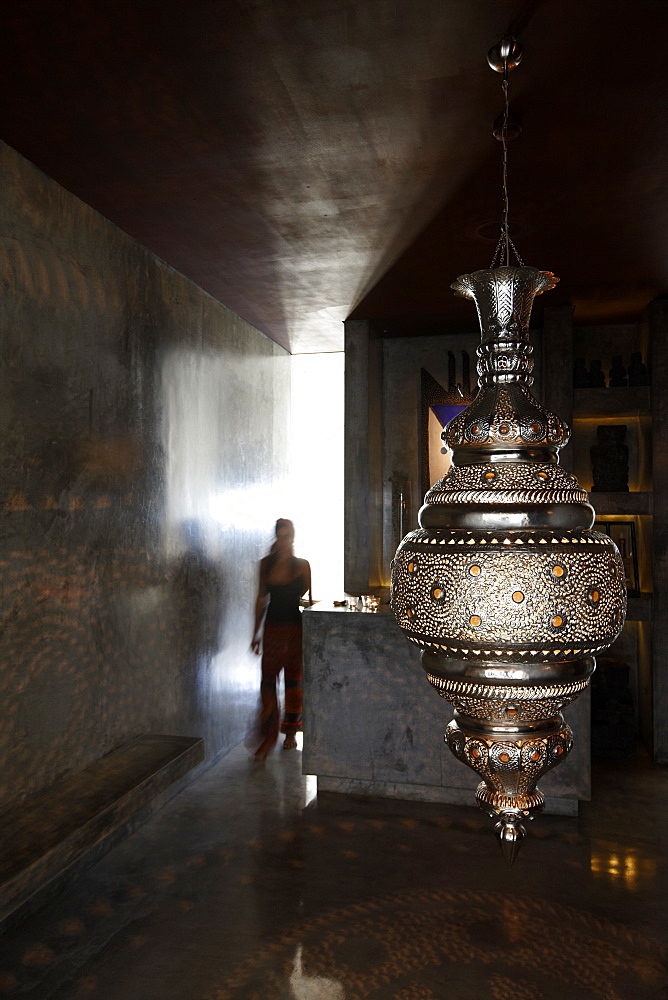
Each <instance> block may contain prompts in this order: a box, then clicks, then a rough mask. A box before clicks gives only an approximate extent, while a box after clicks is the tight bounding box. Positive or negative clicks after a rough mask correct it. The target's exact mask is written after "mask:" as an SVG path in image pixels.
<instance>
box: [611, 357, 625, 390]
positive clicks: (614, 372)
mask: <svg viewBox="0 0 668 1000" xmlns="http://www.w3.org/2000/svg"><path fill="white" fill-rule="evenodd" d="M609 375H610V380H609V382H608V385H609V386H610V387H611V388H612V387H614V388H617V389H624V388H626V386H627V385H628V384H629V380H628V378H627V377H626V368H625V367H624V365H623V364H622V359H621V355H619V354H616V355H615V356H614V357H613V359H612V368H611V369H610V372H609Z"/></svg>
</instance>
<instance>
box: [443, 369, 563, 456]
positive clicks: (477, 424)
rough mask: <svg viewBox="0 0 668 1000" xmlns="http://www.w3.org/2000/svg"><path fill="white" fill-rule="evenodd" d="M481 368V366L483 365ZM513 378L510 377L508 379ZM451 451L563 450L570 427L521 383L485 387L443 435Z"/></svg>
mask: <svg viewBox="0 0 668 1000" xmlns="http://www.w3.org/2000/svg"><path fill="white" fill-rule="evenodd" d="M479 367H480V366H479ZM508 377H510V376H508ZM441 436H442V438H443V440H444V441H445V442H446V444H447V446H448V447H449V448H458V447H460V446H462V445H467V444H477V445H479V444H501V443H513V444H539V443H545V444H550V445H556V446H558V447H563V445H565V444H566V443H567V442H568V440H569V437H570V429H569V428H568V425H567V424H566V423H564V421H563V420H560V419H559V417H557V416H555V414H554V413H549V412H548V411H547V410H546V409H545V408H544V407H543V406H541V405H540V403H539V402H538V400H537V399H535V398H534V397H533V396H532V394H531V392H530V390H529V389H528V387H527V386H526V385H524V384H522V383H521V382H510V383H508V384H504V385H503V386H500V385H498V384H496V383H494V384H491V385H487V386H483V387H482V388H481V389H480V391H479V393H478V395H477V396H476V398H475V399H474V400H473V402H472V403H471V405H470V406H469V407H467V409H466V410H463V411H462V412H461V413H459V414H458V415H457V416H456V417H455V418H454V420H451V421H450V423H449V424H448V425H447V427H446V428H445V430H444V431H443V434H442V435H441Z"/></svg>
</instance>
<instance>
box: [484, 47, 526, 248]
mask: <svg viewBox="0 0 668 1000" xmlns="http://www.w3.org/2000/svg"><path fill="white" fill-rule="evenodd" d="M501 86H502V88H503V99H504V108H503V124H502V126H501V145H502V146H503V175H502V176H503V222H502V223H501V236H500V237H499V242H498V243H497V245H496V250H495V251H494V256H493V257H492V263H491V264H490V267H495V266H496V263H497V260H499V262H500V261H501V260H505V266H506V267H509V266H510V248H511V247H512V250H513V253H514V254H515V257H516V258H517V263H518V264H519V265H520V267H524V261H523V260H522V258H521V257H520V255H519V253H518V252H517V247H516V246H515V244H514V243H513V241H512V239H511V238H510V229H509V226H508V214H509V207H510V201H509V198H508V143H507V141H506V132H507V129H508V117H509V115H510V105H509V101H508V63H507V61H505V62H504V66H503V80H502V83H501Z"/></svg>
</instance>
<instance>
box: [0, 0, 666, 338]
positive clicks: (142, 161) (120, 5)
mask: <svg viewBox="0 0 668 1000" xmlns="http://www.w3.org/2000/svg"><path fill="white" fill-rule="evenodd" d="M3 8H4V28H3V33H4V40H3V42H2V47H3V52H2V56H1V58H2V65H3V70H4V73H3V78H4V82H3V101H2V109H1V111H0V121H1V122H2V137H3V138H4V139H5V140H6V141H7V142H8V143H9V145H11V146H13V147H15V148H16V149H18V150H19V151H20V152H21V153H23V154H24V155H25V156H26V157H28V159H30V160H32V161H33V162H34V163H35V164H37V165H38V166H39V167H41V168H42V169H43V170H44V171H45V172H46V173H47V174H49V175H50V176H52V177H54V178H55V179H56V180H58V181H59V182H60V183H61V184H63V185H64V186H65V187H66V188H68V189H69V190H70V191H72V192H74V193H75V194H76V195H78V196H79V197H80V198H82V199H83V200H84V201H85V202H87V203H88V204H90V205H92V206H93V207H94V208H96V209H97V210H98V211H100V212H101V213H102V214H103V215H105V216H106V217H107V218H109V219H111V220H112V221H113V222H114V223H116V224H117V225H118V226H120V227H121V228H122V229H124V230H125V231H126V232H128V233H130V234H131V235H132V236H133V237H135V238H136V239H138V240H139V241H140V242H142V243H144V244H145V245H146V246H147V247H149V248H150V249H151V250H153V251H154V252H155V253H157V254H158V255H159V256H161V257H162V258H164V259H165V260H166V261H168V262H169V263H170V264H171V265H173V266H174V267H175V268H177V269H178V270H179V271H181V272H183V273H184V274H186V275H187V276H188V277H190V278H191V279H192V280H193V281H195V282H196V283H197V284H199V285H200V286H201V287H202V288H204V289H206V291H208V292H210V293H211V294H212V295H214V296H215V297H216V298H218V299H220V300H221V301H222V302H224V303H225V304H226V305H227V306H229V307H230V308H231V309H233V310H234V311H235V312H237V313H239V314H240V315H242V316H243V317H245V318H246V319H247V320H249V321H250V322H251V323H253V324H254V325H255V326H257V327H258V328H259V329H260V330H262V331H263V332H264V333H266V334H267V335H268V336H270V337H272V338H273V339H274V340H276V341H278V342H279V343H281V344H283V345H284V346H285V347H287V348H288V349H289V350H291V351H293V352H299V351H318V350H324V351H330V350H338V349H340V348H341V346H342V328H341V321H342V320H343V319H344V318H345V317H347V316H350V315H352V316H355V317H358V318H369V319H373V320H376V321H377V322H379V323H381V324H382V325H383V328H384V329H386V330H387V331H388V332H390V333H396V332H406V333H419V332H427V331H432V330H435V329H443V330H452V329H454V328H462V327H463V328H466V329H471V328H472V327H473V326H474V325H475V315H474V314H473V315H472V313H473V312H474V311H473V310H472V307H471V305H470V303H465V302H462V301H461V300H458V299H456V298H455V297H454V295H453V293H452V292H451V291H450V288H449V285H450V282H451V281H452V280H453V279H454V278H455V277H456V276H457V275H458V274H460V273H462V272H464V271H467V270H475V269H477V268H480V267H485V266H487V265H488V264H489V261H490V258H491V256H492V252H493V249H494V244H495V239H493V238H492V239H491V240H490V238H489V235H488V231H489V228H490V227H489V224H490V223H492V222H495V221H496V220H498V219H499V217H500V201H501V179H500V146H499V144H498V143H497V142H496V141H495V140H494V139H493V138H492V136H491V123H492V121H493V119H494V118H495V117H496V115H497V113H498V112H499V111H500V110H501V88H500V77H499V76H497V75H496V74H495V73H493V72H492V71H491V70H490V69H489V68H488V67H487V63H486V52H487V49H488V48H489V47H490V45H492V44H493V43H494V42H495V41H497V40H498V39H499V38H500V37H501V36H502V35H503V33H504V31H505V30H506V29H507V28H508V27H509V26H514V27H515V29H516V31H517V32H518V34H519V37H520V39H521V41H522V43H523V44H524V47H525V58H524V62H523V63H522V65H521V67H520V68H519V69H518V70H517V71H516V72H515V73H514V74H512V76H511V103H512V105H513V107H514V109H515V110H516V111H517V112H518V113H519V114H520V115H521V118H522V121H523V123H524V132H523V134H522V136H521V137H520V139H519V140H517V142H515V143H513V144H512V145H511V146H510V148H509V154H510V191H511V221H513V222H514V224H515V228H514V233H515V234H516V237H517V239H516V242H517V244H518V249H519V250H520V252H521V253H522V255H523V257H524V258H525V260H526V261H527V263H530V264H533V265H535V266H537V267H541V268H546V269H550V270H553V271H555V272H556V273H557V274H558V275H559V276H560V277H561V279H562V280H561V283H560V285H559V286H558V287H557V290H555V291H554V292H551V293H550V296H549V298H550V302H549V304H554V305H556V304H558V303H560V302H564V301H571V302H573V304H574V305H575V307H576V317H577V318H578V319H579V320H580V321H581V322H584V323H590V322H607V321H620V320H632V319H635V318H636V317H637V315H638V314H639V312H640V310H641V309H642V308H643V307H644V306H645V305H646V303H647V302H648V301H649V300H650V299H651V298H653V297H654V296H655V295H657V294H661V293H665V292H666V291H667V290H668V254H666V233H668V196H667V194H666V189H667V184H666V166H667V162H668V102H667V93H668V79H667V78H668V71H667V70H666V64H667V60H666V32H667V30H668V3H667V2H666V0H533V2H529V3H527V2H526V0H524V2H520V0H356V2H344V0H190V2H189V3H186V2H185V0H160V2H157V0H125V2H124V0H68V2H66V3H64V2H63V0H5V2H4V4H3ZM481 230H482V233H481ZM546 299H547V297H546ZM545 304H548V303H547V301H546V302H545Z"/></svg>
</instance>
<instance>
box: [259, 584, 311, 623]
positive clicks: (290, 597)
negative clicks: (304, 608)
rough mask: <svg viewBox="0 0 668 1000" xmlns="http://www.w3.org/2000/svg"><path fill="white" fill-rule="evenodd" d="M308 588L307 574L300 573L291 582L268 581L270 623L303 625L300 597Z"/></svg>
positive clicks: (268, 614)
mask: <svg viewBox="0 0 668 1000" xmlns="http://www.w3.org/2000/svg"><path fill="white" fill-rule="evenodd" d="M305 590H306V574H305V573H300V574H299V576H296V577H295V578H294V580H290V582H289V583H267V592H268V594H269V607H268V608H267V617H266V619H265V621H266V623H267V624H268V625H301V620H302V617H301V611H300V610H299V599H300V597H301V596H302V594H303V593H304V591H305Z"/></svg>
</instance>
